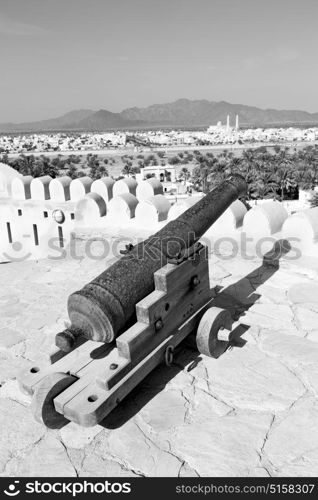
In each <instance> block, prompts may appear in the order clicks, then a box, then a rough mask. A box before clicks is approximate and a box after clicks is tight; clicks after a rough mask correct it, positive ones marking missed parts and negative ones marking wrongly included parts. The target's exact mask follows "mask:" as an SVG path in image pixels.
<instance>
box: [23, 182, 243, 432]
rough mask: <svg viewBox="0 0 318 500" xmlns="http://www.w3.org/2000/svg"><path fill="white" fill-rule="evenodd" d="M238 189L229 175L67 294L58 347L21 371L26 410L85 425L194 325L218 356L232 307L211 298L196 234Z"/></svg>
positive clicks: (169, 357) (200, 343)
mask: <svg viewBox="0 0 318 500" xmlns="http://www.w3.org/2000/svg"><path fill="white" fill-rule="evenodd" d="M245 192H246V183H245V180H244V179H243V178H242V177H241V176H239V175H232V176H231V177H229V178H228V179H227V180H226V181H224V182H223V183H221V184H220V185H219V186H217V187H216V188H215V189H213V190H212V191H211V192H209V193H208V194H207V195H206V196H205V197H204V198H202V199H200V201H198V202H197V203H196V204H195V205H193V206H192V207H191V208H189V209H188V210H187V211H185V212H184V213H183V214H182V215H180V216H179V217H178V218H177V219H175V220H173V221H171V222H169V223H168V224H167V225H166V226H164V227H163V228H162V229H161V230H160V231H158V232H157V233H156V234H154V235H153V236H151V237H150V238H148V239H147V240H145V241H143V242H142V243H139V244H137V245H135V246H133V247H132V246H128V247H127V248H126V250H125V251H124V255H123V256H122V257H121V258H120V259H119V260H117V261H116V262H115V263H114V264H113V265H111V266H110V267H109V268H108V269H106V270H105V271H104V272H103V273H102V274H100V275H99V276H98V277H96V278H95V279H93V280H92V281H91V282H90V283H88V284H87V285H85V286H84V287H83V288H82V289H81V290H79V291H77V292H75V293H73V294H71V295H70V297H69V300H68V312H69V317H70V321H71V326H70V327H69V328H67V329H66V330H64V331H63V332H60V333H58V334H57V335H56V345H57V347H58V348H59V349H60V351H61V353H62V356H61V357H60V359H58V360H57V361H56V362H54V363H52V364H51V365H49V366H46V367H45V366H44V367H39V366H34V367H32V368H31V369H29V370H27V371H24V372H23V373H22V374H21V377H20V387H21V388H22V390H24V391H25V392H27V393H29V394H32V395H33V401H32V408H33V413H34V416H35V418H36V419H37V420H38V421H41V422H43V423H44V424H45V425H46V426H47V427H50V428H59V427H61V426H63V425H65V423H67V422H68V421H69V420H72V421H75V422H77V423H79V424H80V425H83V426H92V425H95V424H97V423H98V422H100V421H101V420H102V419H103V418H104V417H106V416H107V415H108V414H109V413H110V412H111V411H112V410H113V409H114V408H115V407H116V406H117V405H118V403H119V402H120V401H121V400H122V399H123V398H124V397H125V396H126V395H127V394H128V393H129V392H130V391H131V390H132V389H133V388H134V387H136V385H138V383H139V382H141V381H142V380H143V378H144V377H145V376H146V375H147V374H149V373H150V372H151V371H152V370H153V369H154V368H155V367H156V366H157V365H158V364H160V363H161V362H163V361H164V362H165V363H166V364H167V365H168V366H169V365H170V364H171V363H172V361H173V353H174V349H175V348H176V347H177V346H178V345H179V344H180V343H181V342H182V341H183V340H185V339H186V337H188V336H189V335H190V334H192V333H193V332H196V345H197V348H198V350H199V351H200V352H201V353H202V354H205V355H208V356H213V357H218V356H219V355H220V354H222V353H223V352H224V350H225V349H226V348H227V347H228V342H229V338H230V334H231V332H232V331H233V328H234V327H235V325H234V326H233V324H234V323H233V320H232V318H231V314H230V313H229V312H228V311H226V310H222V309H218V308H216V307H213V298H214V297H215V294H216V293H215V290H214V289H210V284H209V273H208V252H207V247H206V246H204V245H202V244H201V243H200V242H199V240H200V238H201V237H202V236H203V235H204V233H205V232H206V231H207V230H208V229H209V227H210V226H211V225H212V224H213V223H214V222H215V221H216V220H217V219H218V218H219V217H220V216H221V215H222V213H223V212H224V211H225V210H226V209H227V208H228V207H229V206H230V205H231V203H233V201H235V200H236V199H237V198H239V197H240V196H244V194H245Z"/></svg>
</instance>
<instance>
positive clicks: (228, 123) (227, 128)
mask: <svg viewBox="0 0 318 500" xmlns="http://www.w3.org/2000/svg"><path fill="white" fill-rule="evenodd" d="M226 130H227V131H229V130H230V115H227V118H226Z"/></svg>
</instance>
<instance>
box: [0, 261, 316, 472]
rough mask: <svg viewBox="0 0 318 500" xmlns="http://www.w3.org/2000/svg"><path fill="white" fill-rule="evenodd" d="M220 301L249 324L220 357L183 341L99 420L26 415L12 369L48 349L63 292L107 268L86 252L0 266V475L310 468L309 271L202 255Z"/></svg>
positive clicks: (312, 366) (312, 359) (61, 317)
mask: <svg viewBox="0 0 318 500" xmlns="http://www.w3.org/2000/svg"><path fill="white" fill-rule="evenodd" d="M210 267H211V281H212V283H211V284H212V285H219V286H220V287H222V290H221V291H220V292H219V298H218V299H217V300H218V303H219V304H220V305H226V306H228V307H230V308H232V309H233V310H234V309H236V311H240V312H241V313H242V316H241V320H242V321H244V323H245V324H246V325H249V328H248V329H247V330H246V331H245V333H244V334H242V335H241V336H238V337H237V338H235V339H234V341H233V345H232V347H231V348H230V349H229V350H228V351H227V352H226V353H225V354H224V355H223V356H222V357H220V358H219V359H218V360H214V359H210V358H207V357H205V356H202V355H199V354H198V353H196V352H195V351H193V350H190V349H188V348H185V347H184V348H182V349H181V350H180V352H179V354H178V356H177V359H176V362H175V364H174V365H173V366H172V367H171V368H166V367H163V366H162V367H160V368H157V369H156V370H155V371H154V372H153V373H152V374H151V375H150V376H149V377H148V378H147V379H145V381H144V382H143V383H142V384H141V385H140V386H139V387H138V388H137V389H136V390H135V391H134V392H133V393H132V394H131V395H130V396H129V397H128V398H127V399H126V400H125V401H124V402H123V403H122V404H121V405H120V406H119V407H118V408H117V409H116V410H115V411H114V412H113V414H112V415H110V417H109V418H108V419H107V421H106V422H105V423H103V425H102V426H96V427H94V428H89V429H84V428H80V427H79V426H77V425H75V424H74V423H70V424H69V425H67V426H66V427H64V428H63V429H61V430H60V431H52V430H46V429H45V428H44V427H43V426H42V425H40V424H38V423H35V422H34V420H33V418H32V415H31V412H30V408H29V404H30V400H29V398H28V397H27V396H25V395H23V394H22V393H21V392H20V391H19V388H18V386H17V382H16V376H17V373H18V372H19V370H21V369H23V368H25V367H28V366H30V365H31V364H33V363H34V361H37V362H39V361H43V360H45V359H47V353H48V351H49V350H50V347H51V344H52V342H53V339H54V335H55V333H56V332H57V331H59V330H60V329H62V328H63V327H64V324H65V321H67V313H66V300H67V297H68V295H69V293H70V292H72V291H74V290H75V289H78V288H79V287H81V286H82V285H83V284H84V283H86V282H87V281H88V280H89V279H91V278H93V277H94V276H95V275H97V273H99V272H100V271H101V270H103V269H104V263H103V262H101V261H93V260H91V259H88V258H84V259H82V260H81V261H79V260H71V259H69V258H68V259H65V260H63V261H60V262H54V261H52V260H51V261H50V260H43V261H41V262H38V263H36V262H24V263H15V264H2V265H0V280H1V281H0V283H1V286H0V317H1V324H0V383H1V387H0V429H1V434H0V475H2V476H8V475H9V476H17V475H23V476H29V475H35V476H56V475H61V476H99V475H100V476H205V475H207V476H228V475H230V476H268V475H271V476H316V475H317V471H318V432H317V428H318V400H317V394H318V363H317V361H318V343H317V342H318V280H317V272H316V271H314V270H310V269H308V270H306V269H305V268H302V267H299V268H298V267H297V266H294V265H291V264H288V263H286V262H284V263H282V264H281V266H280V268H279V269H275V268H270V267H266V266H262V263H261V262H260V261H258V260H257V259H254V260H252V261H247V260H243V259H240V258H236V259H231V260H227V261H225V260H221V259H218V258H217V257H215V256H213V257H212V259H211V266H210Z"/></svg>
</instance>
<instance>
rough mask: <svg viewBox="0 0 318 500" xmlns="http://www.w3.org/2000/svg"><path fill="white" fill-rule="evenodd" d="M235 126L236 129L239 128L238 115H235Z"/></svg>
mask: <svg viewBox="0 0 318 500" xmlns="http://www.w3.org/2000/svg"><path fill="white" fill-rule="evenodd" d="M235 128H236V130H238V129H239V116H238V115H236V117H235Z"/></svg>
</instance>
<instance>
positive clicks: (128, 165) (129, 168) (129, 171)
mask: <svg viewBox="0 0 318 500" xmlns="http://www.w3.org/2000/svg"><path fill="white" fill-rule="evenodd" d="M121 173H122V175H127V176H128V177H130V176H131V175H133V173H134V169H133V167H132V163H131V162H129V161H128V162H127V163H125V165H124V167H123V169H122V171H121Z"/></svg>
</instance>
